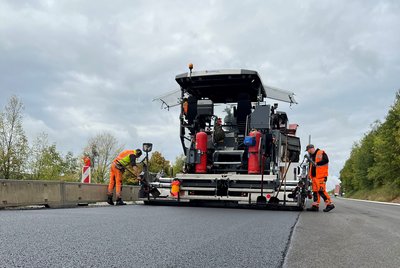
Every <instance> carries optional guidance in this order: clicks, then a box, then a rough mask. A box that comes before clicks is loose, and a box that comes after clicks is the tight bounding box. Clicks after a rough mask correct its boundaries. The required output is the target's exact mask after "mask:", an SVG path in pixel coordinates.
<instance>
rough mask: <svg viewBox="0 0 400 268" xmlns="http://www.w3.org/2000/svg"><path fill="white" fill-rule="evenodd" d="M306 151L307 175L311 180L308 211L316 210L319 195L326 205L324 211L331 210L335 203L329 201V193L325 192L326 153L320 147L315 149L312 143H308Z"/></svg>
mask: <svg viewBox="0 0 400 268" xmlns="http://www.w3.org/2000/svg"><path fill="white" fill-rule="evenodd" d="M306 151H307V152H308V153H309V154H310V159H311V161H309V162H310V167H309V176H310V178H311V181H312V191H313V199H314V202H313V203H312V205H311V207H310V208H307V210H308V211H318V210H319V203H320V199H321V197H322V198H323V199H324V201H325V204H326V207H325V209H324V210H323V211H324V212H328V211H331V210H332V209H334V208H335V205H334V204H333V203H332V202H331V198H330V196H329V194H328V193H327V192H326V181H327V179H328V163H329V158H328V155H327V154H326V153H325V152H324V151H323V150H321V149H315V148H314V145H312V144H309V145H307V147H306Z"/></svg>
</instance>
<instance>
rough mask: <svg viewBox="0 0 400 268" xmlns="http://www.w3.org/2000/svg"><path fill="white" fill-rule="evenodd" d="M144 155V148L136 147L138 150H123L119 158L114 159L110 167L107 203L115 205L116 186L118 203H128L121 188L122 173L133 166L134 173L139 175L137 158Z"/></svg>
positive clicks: (119, 204)
mask: <svg viewBox="0 0 400 268" xmlns="http://www.w3.org/2000/svg"><path fill="white" fill-rule="evenodd" d="M141 155H142V150H140V149H136V150H125V151H123V152H121V153H120V154H119V155H118V156H117V158H115V159H114V161H113V162H112V164H111V169H110V183H109V184H108V193H107V196H108V199H107V203H108V204H110V205H114V202H113V191H114V186H116V187H115V192H116V196H117V200H116V205H117V206H121V205H126V203H124V201H122V198H121V188H122V175H123V174H124V172H125V169H127V168H130V167H132V170H133V173H135V174H136V175H137V176H138V175H139V174H138V168H137V165H136V159H138V158H139V157H140V156H141Z"/></svg>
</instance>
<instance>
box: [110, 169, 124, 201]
mask: <svg viewBox="0 0 400 268" xmlns="http://www.w3.org/2000/svg"><path fill="white" fill-rule="evenodd" d="M122 174H123V172H122V171H121V170H119V169H118V168H117V167H116V166H115V164H114V163H112V164H111V169H110V183H109V184H108V194H109V195H112V193H113V191H114V185H115V186H116V187H115V193H116V196H117V198H120V197H121V189H122Z"/></svg>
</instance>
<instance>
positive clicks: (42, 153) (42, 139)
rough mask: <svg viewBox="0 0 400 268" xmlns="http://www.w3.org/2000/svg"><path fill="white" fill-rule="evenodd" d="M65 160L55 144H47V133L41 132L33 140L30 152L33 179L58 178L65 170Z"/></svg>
mask: <svg viewBox="0 0 400 268" xmlns="http://www.w3.org/2000/svg"><path fill="white" fill-rule="evenodd" d="M65 167H66V162H65V161H64V158H63V157H62V155H61V153H60V152H59V151H58V150H57V146H56V144H51V145H49V142H48V138H47V134H45V133H41V134H40V135H39V136H38V137H37V138H36V140H35V142H34V144H33V145H32V148H31V154H30V172H31V178H32V179H34V180H60V179H61V176H62V175H63V174H64V172H65V170H66V168H65Z"/></svg>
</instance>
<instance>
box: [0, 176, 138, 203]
mask: <svg viewBox="0 0 400 268" xmlns="http://www.w3.org/2000/svg"><path fill="white" fill-rule="evenodd" d="M138 193H139V187H138V186H122V197H123V199H124V200H125V201H136V200H138ZM105 201H107V185H105V184H84V183H76V182H62V181H26V180H0V208H5V207H20V206H32V205H44V206H46V207H52V208H53V207H73V206H77V205H81V204H89V203H96V202H105Z"/></svg>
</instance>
